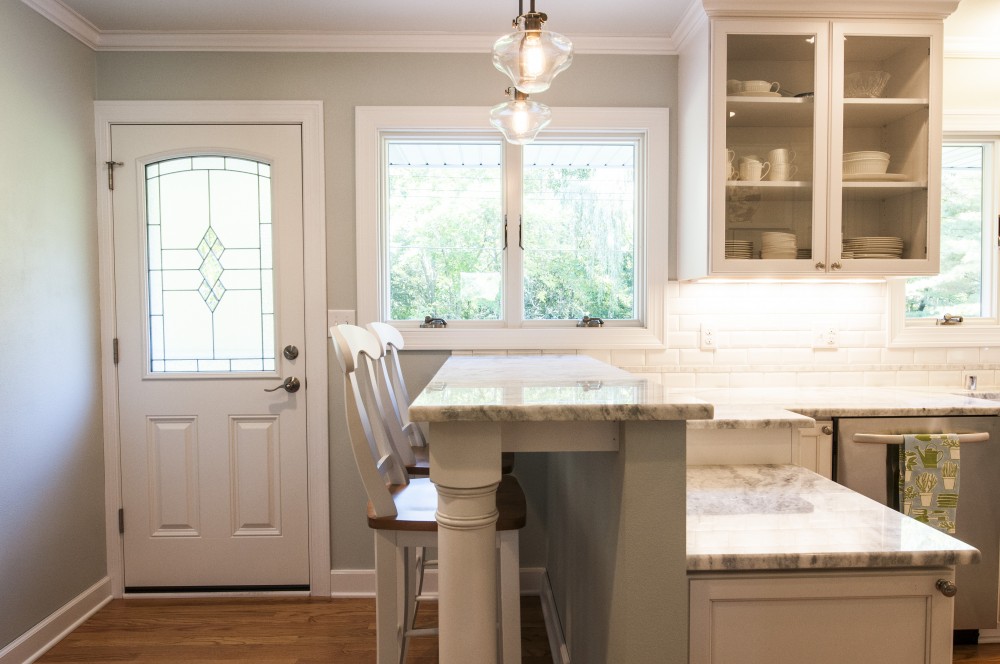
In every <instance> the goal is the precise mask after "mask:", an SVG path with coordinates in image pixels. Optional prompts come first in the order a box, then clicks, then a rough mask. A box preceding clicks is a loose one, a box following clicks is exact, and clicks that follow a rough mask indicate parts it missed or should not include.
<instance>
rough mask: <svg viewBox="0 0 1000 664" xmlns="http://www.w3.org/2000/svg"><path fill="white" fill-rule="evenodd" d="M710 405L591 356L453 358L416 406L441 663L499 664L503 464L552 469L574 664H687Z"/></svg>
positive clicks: (556, 559) (561, 602) (558, 596)
mask: <svg viewBox="0 0 1000 664" xmlns="http://www.w3.org/2000/svg"><path fill="white" fill-rule="evenodd" d="M712 415H713V410H712V407H711V406H710V405H709V404H707V403H705V402H704V401H702V400H700V399H697V398H694V397H690V396H684V395H677V394H672V393H670V392H669V391H668V390H666V389H665V388H663V387H662V386H660V385H659V384H658V382H657V381H655V380H650V379H648V377H644V376H641V375H636V374H631V373H629V372H627V371H624V370H622V369H618V368H616V367H613V366H611V365H608V364H605V363H603V362H599V361H597V360H595V359H592V358H590V357H586V356H582V355H571V356H557V355H541V356H453V357H450V358H449V359H448V360H447V361H446V362H445V364H444V366H443V367H441V369H440V370H439V371H438V373H437V374H436V375H435V376H434V378H433V379H432V380H431V382H430V383H429V384H428V385H427V387H426V388H425V389H424V390H423V392H421V394H420V395H419V396H418V397H417V398H416V399H415V400H414V402H413V404H412V405H411V407H410V418H411V419H412V420H413V421H416V422H426V423H428V424H429V433H430V436H429V439H430V460H431V480H432V481H433V482H434V483H435V485H436V486H437V489H438V510H437V519H438V523H439V526H440V527H439V531H438V563H439V575H438V578H439V583H438V588H439V625H440V642H439V652H440V661H441V662H444V663H445V664H448V663H452V664H455V663H462V664H465V663H467V662H476V663H477V664H488V663H490V662H494V661H496V627H495V626H496V615H497V614H496V578H495V572H494V570H495V548H494V546H495V543H494V534H495V521H496V508H495V504H496V503H495V492H496V485H497V483H498V482H499V481H500V476H501V475H500V453H501V451H517V452H554V454H552V455H550V459H549V476H550V487H549V509H548V523H547V529H548V555H547V563H546V569H547V571H548V574H549V578H550V580H551V583H552V587H553V592H554V595H555V601H556V604H557V606H558V607H559V611H560V620H561V623H562V626H563V630H564V635H565V637H566V642H567V644H568V647H569V648H570V650H571V653H572V656H573V661H574V662H579V663H580V664H587V663H588V662H595V663H596V662H629V663H630V664H643V663H644V662H649V663H651V664H652V663H655V664H662V663H667V664H673V663H677V664H682V663H684V662H687V625H688V621H687V612H688V606H687V593H686V587H687V578H686V552H685V544H684V510H683V505H684V501H685V476H684V473H685V430H686V426H685V421H686V420H692V419H710V418H711V417H712Z"/></svg>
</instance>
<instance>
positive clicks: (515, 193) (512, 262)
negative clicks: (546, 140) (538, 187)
mask: <svg viewBox="0 0 1000 664" xmlns="http://www.w3.org/2000/svg"><path fill="white" fill-rule="evenodd" d="M522 154H523V149H522V148H521V146H519V145H512V144H510V143H505V144H504V157H503V177H504V216H505V218H506V220H507V238H506V239H507V251H506V252H505V255H504V279H503V302H504V319H505V321H506V323H507V327H511V328H517V327H521V326H522V323H523V318H524V270H523V265H524V255H523V254H524V252H523V250H522V248H521V217H522V214H521V212H522V207H523V205H522V201H523V191H522V190H523V181H524V177H523V174H524V168H523V159H522Z"/></svg>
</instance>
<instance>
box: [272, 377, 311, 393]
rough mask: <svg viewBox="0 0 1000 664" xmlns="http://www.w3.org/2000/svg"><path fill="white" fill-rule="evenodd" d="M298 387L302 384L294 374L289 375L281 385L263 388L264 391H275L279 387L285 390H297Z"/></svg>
mask: <svg viewBox="0 0 1000 664" xmlns="http://www.w3.org/2000/svg"><path fill="white" fill-rule="evenodd" d="M300 387H302V384H301V383H300V382H299V379H298V378H296V377H295V376H289V377H288V378H286V379H285V381H284V382H283V383H282V384H281V385H279V386H277V387H272V388H271V389H267V388H264V391H265V392H277V391H278V390H280V389H284V390H285V392H298V391H299V388H300Z"/></svg>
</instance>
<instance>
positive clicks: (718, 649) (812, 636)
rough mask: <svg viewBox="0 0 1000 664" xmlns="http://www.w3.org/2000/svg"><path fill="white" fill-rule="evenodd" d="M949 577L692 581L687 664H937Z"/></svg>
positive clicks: (943, 572)
mask: <svg viewBox="0 0 1000 664" xmlns="http://www.w3.org/2000/svg"><path fill="white" fill-rule="evenodd" d="M938 579H947V580H953V579H954V570H953V569H951V568H948V569H926V570H914V571H900V570H881V571H880V570H875V571H863V570H845V571H841V572H822V573H818V572H777V573H769V574H764V573H759V574H739V573H728V574H714V575H711V574H704V575H698V576H694V577H692V578H691V581H690V599H691V609H690V611H691V614H690V615H691V619H690V626H691V634H690V660H689V661H690V662H691V664H710V663H711V664H731V663H732V662H739V663H740V664H786V663H787V664H801V663H802V662H809V664H843V663H844V662H851V663H852V664H866V663H870V664H914V663H915V662H923V663H927V664H937V663H940V662H950V661H951V656H952V651H951V649H952V633H951V630H952V613H953V610H954V600H953V599H951V598H948V597H945V596H944V595H943V594H941V592H940V591H938V590H937V588H935V583H936V582H937V581H938Z"/></svg>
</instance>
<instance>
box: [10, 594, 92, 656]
mask: <svg viewBox="0 0 1000 664" xmlns="http://www.w3.org/2000/svg"><path fill="white" fill-rule="evenodd" d="M110 601H111V579H109V578H108V577H104V578H103V579H101V580H100V581H98V582H97V583H95V584H94V585H92V586H91V587H90V588H87V589H86V590H84V591H83V592H82V593H80V594H79V595H77V596H76V597H74V598H73V599H71V600H70V601H69V602H67V603H66V604H65V605H63V606H62V607H61V608H60V609H58V610H56V612H55V613H53V614H51V615H50V616H49V617H48V618H46V619H44V620H43V621H41V622H40V623H38V624H37V625H35V626H34V627H32V628H31V629H29V630H28V631H27V632H25V633H24V634H22V635H21V636H20V638H18V639H17V640H15V641H14V642H12V643H11V644H10V645H8V646H6V647H5V648H3V649H2V650H0V664H31V662H34V661H35V660H36V659H38V658H39V657H41V656H42V655H44V654H45V653H46V652H47V651H48V650H49V649H50V648H52V646H54V645H56V644H57V643H59V642H60V641H61V640H62V639H63V638H65V637H66V635H67V634H69V633H70V632H72V631H73V630H74V629H76V628H77V627H79V626H80V625H81V624H83V622H84V621H85V620H87V618H89V617H90V616H92V615H94V614H95V613H97V611H99V610H100V609H101V607H103V606H104V605H105V604H107V603H108V602H110Z"/></svg>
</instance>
